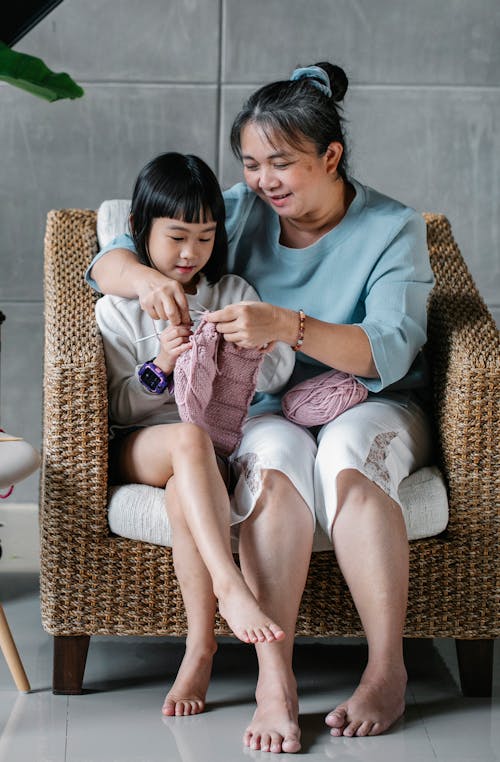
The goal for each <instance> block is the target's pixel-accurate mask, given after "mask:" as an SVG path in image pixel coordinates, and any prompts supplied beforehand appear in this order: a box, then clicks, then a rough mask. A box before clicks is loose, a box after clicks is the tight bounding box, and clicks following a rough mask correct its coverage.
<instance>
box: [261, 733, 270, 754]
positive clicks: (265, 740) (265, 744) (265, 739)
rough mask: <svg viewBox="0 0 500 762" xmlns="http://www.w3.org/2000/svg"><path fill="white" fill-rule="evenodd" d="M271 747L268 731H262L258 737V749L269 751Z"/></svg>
mask: <svg viewBox="0 0 500 762" xmlns="http://www.w3.org/2000/svg"><path fill="white" fill-rule="evenodd" d="M270 749H271V736H270V734H269V733H263V734H262V737H261V739H260V750H261V751H269V750H270Z"/></svg>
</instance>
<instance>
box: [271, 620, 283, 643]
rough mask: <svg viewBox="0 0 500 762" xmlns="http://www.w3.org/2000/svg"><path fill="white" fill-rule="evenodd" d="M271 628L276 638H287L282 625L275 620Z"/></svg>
mask: <svg viewBox="0 0 500 762" xmlns="http://www.w3.org/2000/svg"><path fill="white" fill-rule="evenodd" d="M269 629H270V630H271V632H272V634H273V636H274V639H275V640H284V639H285V633H284V631H283V630H282V629H281V627H279V625H277V624H274V622H272V623H271V624H270V625H269Z"/></svg>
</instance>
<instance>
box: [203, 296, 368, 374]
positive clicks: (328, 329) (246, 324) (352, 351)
mask: <svg viewBox="0 0 500 762" xmlns="http://www.w3.org/2000/svg"><path fill="white" fill-rule="evenodd" d="M207 320H210V321H211V322H213V323H216V324H217V330H218V331H219V332H220V333H223V334H224V338H225V339H226V340H227V341H233V342H235V343H236V344H238V345H239V346H242V347H254V348H255V347H261V346H263V345H264V344H269V343H271V342H272V341H283V342H285V343H286V344H289V345H290V346H292V347H293V346H295V344H296V343H297V339H298V337H299V315H298V313H297V312H295V311H294V310H289V309H285V308H283V307H276V306H275V305H273V304H266V303H264V302H247V303H240V304H232V305H229V306H228V307H225V308H224V309H222V310H217V311H216V312H212V313H211V314H210V315H208V316H207ZM301 352H304V353H305V354H307V355H309V356H310V357H313V358H314V359H315V360H319V361H320V362H322V363H324V364H325V365H329V366H330V367H332V368H336V369H337V370H342V371H344V372H345V373H353V374H354V375H356V376H364V377H365V378H378V373H377V369H376V367H375V363H374V360H373V355H372V351H371V347H370V342H369V340H368V336H367V335H366V333H365V331H364V330H363V329H362V328H360V326H358V325H337V324H332V323H326V322H324V321H322V320H316V319H315V318H312V317H309V316H306V322H305V330H304V342H303V344H302V346H301Z"/></svg>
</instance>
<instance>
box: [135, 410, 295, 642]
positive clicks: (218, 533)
mask: <svg viewBox="0 0 500 762" xmlns="http://www.w3.org/2000/svg"><path fill="white" fill-rule="evenodd" d="M120 466H121V470H122V473H123V475H124V477H125V478H127V479H128V480H130V481H136V482H140V483H145V484H153V485H157V486H160V485H161V484H166V482H167V481H168V479H169V478H170V477H171V476H172V474H174V475H175V487H176V494H177V499H178V504H179V506H180V508H181V510H182V512H183V516H184V519H185V522H186V525H187V527H188V528H189V532H190V533H191V535H192V537H193V541H194V543H195V545H196V547H197V548H198V551H199V553H200V556H201V558H202V559H203V562H204V564H205V566H206V567H207V569H208V571H209V573H210V576H211V579H212V584H213V591H214V593H215V595H216V596H217V598H218V601H219V610H220V613H221V615H222V616H223V617H224V618H225V619H226V621H227V622H228V624H229V626H230V627H231V629H232V630H233V632H234V634H235V635H236V636H237V637H238V638H240V640H243V642H245V643H256V642H272V641H274V640H281V639H283V638H284V637H285V633H284V632H283V630H282V628H281V627H280V626H279V625H277V624H276V623H275V622H274V621H272V620H271V619H270V618H269V617H268V616H267V615H266V614H265V613H264V612H263V611H262V610H261V608H260V607H259V605H258V604H257V601H256V600H255V598H254V596H253V595H252V593H251V592H250V590H249V588H248V586H247V585H246V584H245V581H244V579H243V576H242V574H241V572H240V570H239V569H238V567H237V565H236V564H235V562H234V559H233V555H232V552H231V541H230V530H229V522H230V505H229V497H228V494H227V490H226V487H225V484H224V482H223V480H222V477H221V475H220V473H219V469H218V466H217V461H216V457H215V452H214V449H213V445H212V442H211V440H210V438H209V436H208V434H207V433H206V432H205V431H203V430H202V429H201V428H199V427H198V426H196V425H194V424H190V423H180V424H170V425H164V426H152V427H149V428H146V429H141V430H139V431H136V432H134V433H133V434H131V435H130V436H129V437H128V438H127V440H126V441H125V443H124V445H123V450H122V456H121V462H120ZM161 469H163V470H161Z"/></svg>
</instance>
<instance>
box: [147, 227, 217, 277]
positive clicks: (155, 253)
mask: <svg viewBox="0 0 500 762" xmlns="http://www.w3.org/2000/svg"><path fill="white" fill-rule="evenodd" d="M216 227H217V224H216V223H215V222H213V220H210V219H209V220H206V221H205V222H201V223H196V222H184V221H183V220H176V219H171V218H170V217H156V218H155V219H154V220H153V223H152V225H151V230H150V233H149V240H148V251H149V256H150V258H151V261H152V263H153V265H154V266H155V267H156V269H157V270H159V271H160V272H161V273H163V275H167V276H168V277H169V278H173V280H176V281H178V282H179V283H182V285H183V286H184V289H185V290H186V291H188V292H189V291H192V290H193V288H194V287H195V284H196V280H197V278H196V275H197V274H198V273H199V271H200V270H201V269H202V268H203V267H204V266H205V265H206V264H207V262H208V260H209V259H210V256H211V254H212V251H213V248H214V242H215V230H216Z"/></svg>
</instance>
